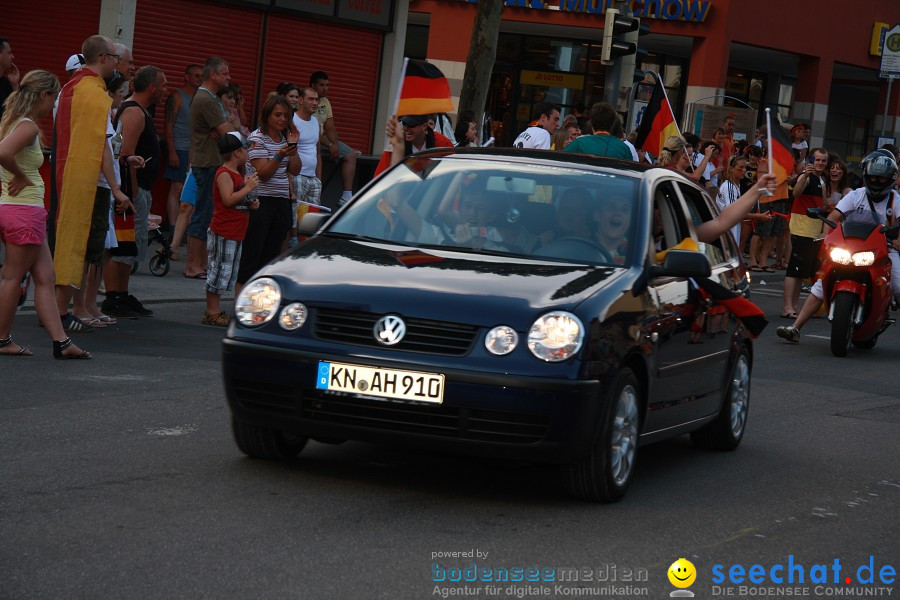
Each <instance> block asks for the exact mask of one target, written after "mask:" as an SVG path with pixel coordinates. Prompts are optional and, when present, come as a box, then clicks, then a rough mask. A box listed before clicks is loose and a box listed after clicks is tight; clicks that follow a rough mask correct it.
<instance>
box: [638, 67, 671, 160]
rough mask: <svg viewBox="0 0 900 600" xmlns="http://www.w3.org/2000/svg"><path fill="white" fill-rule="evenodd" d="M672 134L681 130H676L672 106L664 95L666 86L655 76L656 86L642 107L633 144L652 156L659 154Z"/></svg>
mask: <svg viewBox="0 0 900 600" xmlns="http://www.w3.org/2000/svg"><path fill="white" fill-rule="evenodd" d="M673 135H681V132H680V131H678V125H677V124H676V123H675V115H674V114H673V113H672V106H671V105H670V104H669V98H668V97H666V88H665V86H664V85H663V84H662V81H661V80H660V79H659V77H657V79H656V87H655V88H653V94H652V95H651V96H650V103H649V104H648V105H647V107H646V108H645V109H644V116H643V117H642V118H641V126H640V127H639V128H638V136H637V139H636V140H635V142H634V145H635V147H636V148H640V149H642V150H644V151H646V152H649V153H650V154H652V155H654V156H659V153H660V152H661V151H662V149H663V146H664V145H665V143H666V140H667V139H669V137H671V136H673Z"/></svg>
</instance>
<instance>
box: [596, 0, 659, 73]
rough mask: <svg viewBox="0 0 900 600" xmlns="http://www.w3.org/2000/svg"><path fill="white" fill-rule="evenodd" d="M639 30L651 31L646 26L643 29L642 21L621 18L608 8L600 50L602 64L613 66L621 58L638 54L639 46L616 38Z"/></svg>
mask: <svg viewBox="0 0 900 600" xmlns="http://www.w3.org/2000/svg"><path fill="white" fill-rule="evenodd" d="M639 30H640V33H646V32H648V31H649V29H648V28H647V26H646V25H645V26H643V28H642V27H641V20H640V19H638V18H635V17H625V16H621V15H619V11H618V10H616V9H615V8H607V9H606V19H605V21H604V23H603V46H602V47H601V50H600V62H602V63H603V64H604V65H612V64H614V63H615V60H616V59H617V58H619V57H620V56H628V55H629V54H634V53H635V52H637V44H635V43H634V42H627V41H625V40H624V39H616V38H615V37H614V36H618V35H623V34H627V33H634V32H635V31H639Z"/></svg>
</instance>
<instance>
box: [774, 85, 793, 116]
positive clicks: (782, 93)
mask: <svg viewBox="0 0 900 600" xmlns="http://www.w3.org/2000/svg"><path fill="white" fill-rule="evenodd" d="M793 103H794V81H787V80H785V79H784V78H782V80H781V85H780V86H779V87H778V105H777V106H776V107H775V112H776V114H777V116H778V120H779V121H781V122H782V123H785V122H787V121H790V118H791V105H792V104H793Z"/></svg>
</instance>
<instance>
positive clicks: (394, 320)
mask: <svg viewBox="0 0 900 600" xmlns="http://www.w3.org/2000/svg"><path fill="white" fill-rule="evenodd" d="M405 335H406V323H404V322H403V319H401V318H400V317H398V316H395V315H387V316H386V317H381V318H380V319H378V321H376V323H375V339H376V340H377V341H378V343H379V344H384V345H385V346H393V345H394V344H398V343H400V340H402V339H403V336H405Z"/></svg>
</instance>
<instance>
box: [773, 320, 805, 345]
mask: <svg viewBox="0 0 900 600" xmlns="http://www.w3.org/2000/svg"><path fill="white" fill-rule="evenodd" d="M775 332H776V333H777V334H778V337H780V338H782V339H785V340H787V341H789V342H793V343H795V344H796V343H798V342H799V341H800V330H799V329H797V328H796V327H794V326H793V325H787V326H785V325H782V326H781V327H779V328H778V329H777V330H776V331H775Z"/></svg>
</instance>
